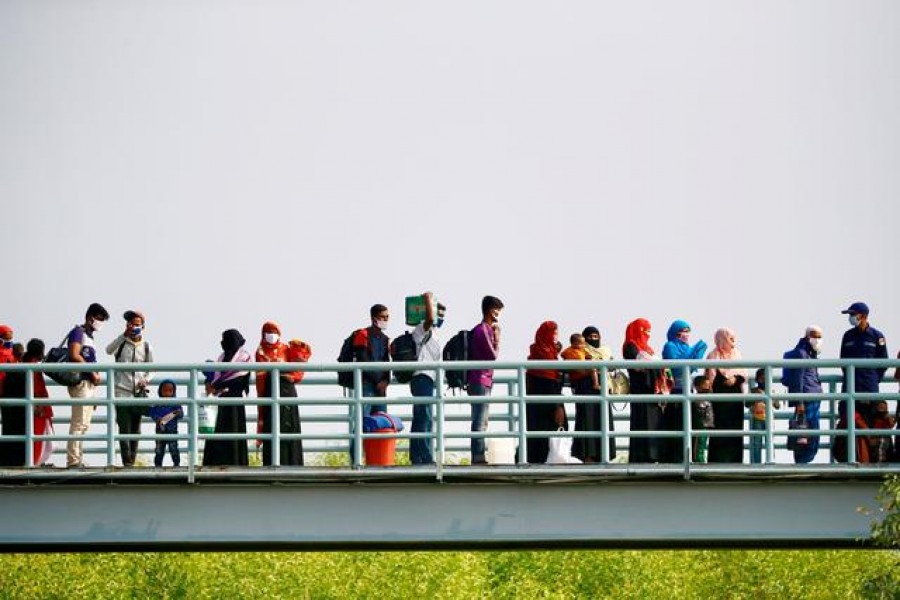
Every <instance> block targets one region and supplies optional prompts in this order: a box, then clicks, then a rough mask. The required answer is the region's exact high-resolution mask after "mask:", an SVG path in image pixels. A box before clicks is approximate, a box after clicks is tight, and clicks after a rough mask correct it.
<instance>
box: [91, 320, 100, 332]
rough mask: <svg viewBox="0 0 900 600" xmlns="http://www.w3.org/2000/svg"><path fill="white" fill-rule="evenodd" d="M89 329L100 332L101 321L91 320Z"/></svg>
mask: <svg viewBox="0 0 900 600" xmlns="http://www.w3.org/2000/svg"><path fill="white" fill-rule="evenodd" d="M91 329H93V330H94V331H100V330H101V329H103V321H101V320H100V319H91Z"/></svg>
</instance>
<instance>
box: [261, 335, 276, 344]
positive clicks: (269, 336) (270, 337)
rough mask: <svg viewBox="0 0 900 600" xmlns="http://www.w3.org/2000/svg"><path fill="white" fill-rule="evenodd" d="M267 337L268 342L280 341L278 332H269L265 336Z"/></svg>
mask: <svg viewBox="0 0 900 600" xmlns="http://www.w3.org/2000/svg"><path fill="white" fill-rule="evenodd" d="M263 338H265V340H266V343H267V344H274V343H276V342H277V341H278V334H277V333H267V334H265V335H264V336H263Z"/></svg>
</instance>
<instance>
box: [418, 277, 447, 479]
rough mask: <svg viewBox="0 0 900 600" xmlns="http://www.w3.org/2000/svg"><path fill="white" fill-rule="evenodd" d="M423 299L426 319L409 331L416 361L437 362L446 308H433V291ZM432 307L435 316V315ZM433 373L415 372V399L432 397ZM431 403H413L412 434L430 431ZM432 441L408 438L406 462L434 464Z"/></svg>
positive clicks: (438, 306)
mask: <svg viewBox="0 0 900 600" xmlns="http://www.w3.org/2000/svg"><path fill="white" fill-rule="evenodd" d="M423 297H424V300H425V319H424V320H423V321H422V322H421V323H419V324H418V325H416V328H415V329H414V330H413V332H412V336H413V340H414V341H415V342H416V351H417V354H416V356H417V360H418V361H419V362H437V361H439V360H441V342H440V339H439V338H438V334H437V330H438V329H439V328H440V326H441V325H443V323H444V313H445V312H446V310H447V309H446V307H445V306H444V305H443V304H440V303H438V304H437V307H435V302H434V294H432V293H431V292H426V293H425V294H423ZM435 308H436V309H437V315H435ZM434 384H435V372H434V371H416V372H415V373H414V374H413V378H412V381H410V382H409V388H410V391H411V392H412V395H413V396H414V397H416V398H431V397H433V396H434ZM433 406H434V405H433V404H414V405H413V420H412V429H411V430H412V433H429V434H430V433H431V427H432V409H433ZM433 445H434V440H431V439H425V438H419V439H412V440H410V441H409V461H410V462H411V463H412V464H414V465H429V464H434V452H433Z"/></svg>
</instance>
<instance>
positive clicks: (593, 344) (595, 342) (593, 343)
mask: <svg viewBox="0 0 900 600" xmlns="http://www.w3.org/2000/svg"><path fill="white" fill-rule="evenodd" d="M585 341H586V342H587V343H588V345H589V346H591V347H593V348H599V347H600V340H592V339H587V340H585Z"/></svg>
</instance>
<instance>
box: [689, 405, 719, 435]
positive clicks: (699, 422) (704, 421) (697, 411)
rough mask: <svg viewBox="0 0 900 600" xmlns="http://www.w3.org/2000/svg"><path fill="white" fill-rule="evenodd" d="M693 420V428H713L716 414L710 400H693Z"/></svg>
mask: <svg viewBox="0 0 900 600" xmlns="http://www.w3.org/2000/svg"><path fill="white" fill-rule="evenodd" d="M693 420H694V422H695V423H696V426H695V429H715V428H716V416H715V413H714V412H713V407H712V402H710V401H709V400H695V401H694V415H693Z"/></svg>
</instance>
